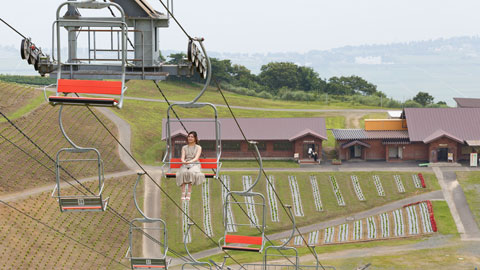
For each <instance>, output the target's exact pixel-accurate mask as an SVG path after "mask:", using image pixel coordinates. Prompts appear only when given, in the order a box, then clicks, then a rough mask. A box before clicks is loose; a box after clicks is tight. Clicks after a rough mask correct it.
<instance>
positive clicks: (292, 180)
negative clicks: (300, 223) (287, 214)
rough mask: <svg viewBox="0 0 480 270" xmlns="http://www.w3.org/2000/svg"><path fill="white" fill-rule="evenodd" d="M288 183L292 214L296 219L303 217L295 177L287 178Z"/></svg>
mask: <svg viewBox="0 0 480 270" xmlns="http://www.w3.org/2000/svg"><path fill="white" fill-rule="evenodd" d="M288 183H289V185H290V191H291V193H292V201H293V213H294V214H295V216H297V217H303V216H304V214H303V206H302V199H301V198H300V190H299V189H298V182H297V177H296V176H293V175H289V176H288Z"/></svg>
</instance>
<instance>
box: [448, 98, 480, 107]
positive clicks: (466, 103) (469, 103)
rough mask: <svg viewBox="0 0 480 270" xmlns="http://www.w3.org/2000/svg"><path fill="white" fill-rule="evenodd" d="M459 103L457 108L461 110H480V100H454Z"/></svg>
mask: <svg viewBox="0 0 480 270" xmlns="http://www.w3.org/2000/svg"><path fill="white" fill-rule="evenodd" d="M453 99H454V100H455V102H457V107H461V108H480V98H453Z"/></svg>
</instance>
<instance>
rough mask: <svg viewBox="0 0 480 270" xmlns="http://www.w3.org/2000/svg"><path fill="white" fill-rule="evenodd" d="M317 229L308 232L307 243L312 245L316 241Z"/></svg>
mask: <svg viewBox="0 0 480 270" xmlns="http://www.w3.org/2000/svg"><path fill="white" fill-rule="evenodd" d="M319 234H320V232H319V231H313V232H310V233H309V234H308V245H310V246H314V245H316V244H317V243H318V235H319Z"/></svg>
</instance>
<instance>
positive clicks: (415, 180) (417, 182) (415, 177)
mask: <svg viewBox="0 0 480 270" xmlns="http://www.w3.org/2000/svg"><path fill="white" fill-rule="evenodd" d="M412 180H413V184H414V185H415V187H416V188H422V183H421V182H420V178H418V175H416V174H412Z"/></svg>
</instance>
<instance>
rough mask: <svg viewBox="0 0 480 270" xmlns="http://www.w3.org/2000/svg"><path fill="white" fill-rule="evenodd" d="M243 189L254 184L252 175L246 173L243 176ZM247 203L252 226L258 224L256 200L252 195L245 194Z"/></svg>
mask: <svg viewBox="0 0 480 270" xmlns="http://www.w3.org/2000/svg"><path fill="white" fill-rule="evenodd" d="M242 180H243V181H242V182H243V190H246V189H247V188H249V187H250V186H251V185H252V177H251V176H249V175H244V176H243V177H242ZM245 205H246V206H247V214H248V220H249V221H250V225H252V227H254V226H256V225H257V224H258V217H257V212H256V211H255V200H254V199H253V197H252V196H245Z"/></svg>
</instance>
